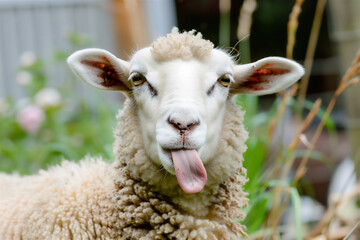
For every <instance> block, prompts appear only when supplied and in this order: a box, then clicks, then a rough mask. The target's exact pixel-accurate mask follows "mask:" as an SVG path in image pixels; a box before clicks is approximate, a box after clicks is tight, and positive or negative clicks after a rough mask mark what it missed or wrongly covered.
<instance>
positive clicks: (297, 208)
mask: <svg viewBox="0 0 360 240" xmlns="http://www.w3.org/2000/svg"><path fill="white" fill-rule="evenodd" d="M290 194H291V201H292V203H293V209H294V218H295V232H296V240H301V239H303V238H302V227H301V214H300V213H301V199H300V194H299V192H298V190H297V189H296V188H294V187H293V188H291V190H290Z"/></svg>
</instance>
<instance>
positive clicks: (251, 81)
mask: <svg viewBox="0 0 360 240" xmlns="http://www.w3.org/2000/svg"><path fill="white" fill-rule="evenodd" d="M271 66H273V64H265V65H263V66H262V67H261V68H258V69H256V70H255V71H254V72H253V73H252V74H251V76H250V77H248V78H247V79H246V81H244V82H243V83H242V84H241V87H245V88H249V89H251V90H263V89H264V87H262V86H261V85H262V84H263V83H268V82H269V79H268V78H267V76H275V75H282V74H286V73H288V72H290V70H288V69H281V68H273V67H271Z"/></svg>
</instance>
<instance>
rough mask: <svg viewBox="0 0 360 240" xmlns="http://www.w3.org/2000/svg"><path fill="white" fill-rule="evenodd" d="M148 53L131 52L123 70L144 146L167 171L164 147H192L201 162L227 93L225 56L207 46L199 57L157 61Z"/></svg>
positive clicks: (213, 144)
mask: <svg viewBox="0 0 360 240" xmlns="http://www.w3.org/2000/svg"><path fill="white" fill-rule="evenodd" d="M149 53H150V49H149V48H146V49H143V50H141V51H139V52H137V53H136V54H135V55H134V57H133V58H132V60H131V61H130V74H129V79H130V80H132V81H133V82H134V87H133V90H132V91H133V97H134V99H135V101H136V103H137V106H138V115H139V119H140V122H141V126H142V132H143V138H144V145H145V150H146V151H147V153H148V155H149V156H150V158H151V159H152V160H153V161H154V162H155V163H157V164H161V165H162V166H163V167H164V168H165V169H166V170H167V171H168V172H170V173H172V174H175V169H174V164H173V160H172V157H171V152H170V150H180V149H191V150H196V151H197V152H198V154H199V157H200V159H201V161H202V163H203V164H206V163H207V162H208V161H209V160H210V159H211V157H212V156H214V155H215V152H216V149H217V143H218V139H219V135H220V132H221V129H222V121H223V117H224V111H225V108H224V105H225V102H226V100H227V98H228V94H229V88H228V86H227V85H228V84H226V83H227V82H228V81H233V73H232V67H233V62H232V60H231V58H230V57H229V56H228V55H227V54H225V53H224V52H222V51H220V50H213V51H212V54H211V56H210V57H209V58H208V59H206V61H203V62H200V61H198V60H191V61H184V60H180V59H175V60H173V61H170V62H161V63H158V62H156V61H154V60H153V59H152V58H151V54H149ZM143 77H144V78H146V81H144V80H145V79H144V78H143ZM220 79H221V80H220ZM140 83H141V84H140ZM136 85H138V86H136Z"/></svg>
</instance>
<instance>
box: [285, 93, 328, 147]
mask: <svg viewBox="0 0 360 240" xmlns="http://www.w3.org/2000/svg"><path fill="white" fill-rule="evenodd" d="M320 105H321V99H317V100H316V101H315V103H314V105H313V107H312V109H311V111H310V112H309V113H308V115H307V116H306V118H305V120H304V122H303V124H302V126H301V129H300V131H299V133H298V135H297V136H296V138H295V139H294V140H293V141H292V142H291V143H290V145H289V147H288V151H289V152H292V151H294V150H295V149H296V147H297V145H298V143H299V140H300V137H301V135H302V134H303V133H304V131H305V130H306V128H307V127H308V126H309V125H310V123H311V122H312V121H313V119H314V118H315V116H316V114H317V112H318V111H319V108H320Z"/></svg>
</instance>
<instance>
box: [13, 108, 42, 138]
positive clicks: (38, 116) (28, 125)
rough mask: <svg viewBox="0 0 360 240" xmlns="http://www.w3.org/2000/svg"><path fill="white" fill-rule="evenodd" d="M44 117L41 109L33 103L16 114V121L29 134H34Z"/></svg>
mask: <svg viewBox="0 0 360 240" xmlns="http://www.w3.org/2000/svg"><path fill="white" fill-rule="evenodd" d="M44 119H45V114H44V112H43V110H42V109H41V108H39V107H37V106H34V105H29V106H26V107H25V108H23V109H21V110H20V111H19V113H18V114H17V121H18V123H19V124H20V126H21V127H22V128H23V129H24V130H25V131H26V132H27V133H30V134H36V133H37V132H38V131H39V128H40V125H41V123H42V122H43V121H44Z"/></svg>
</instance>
